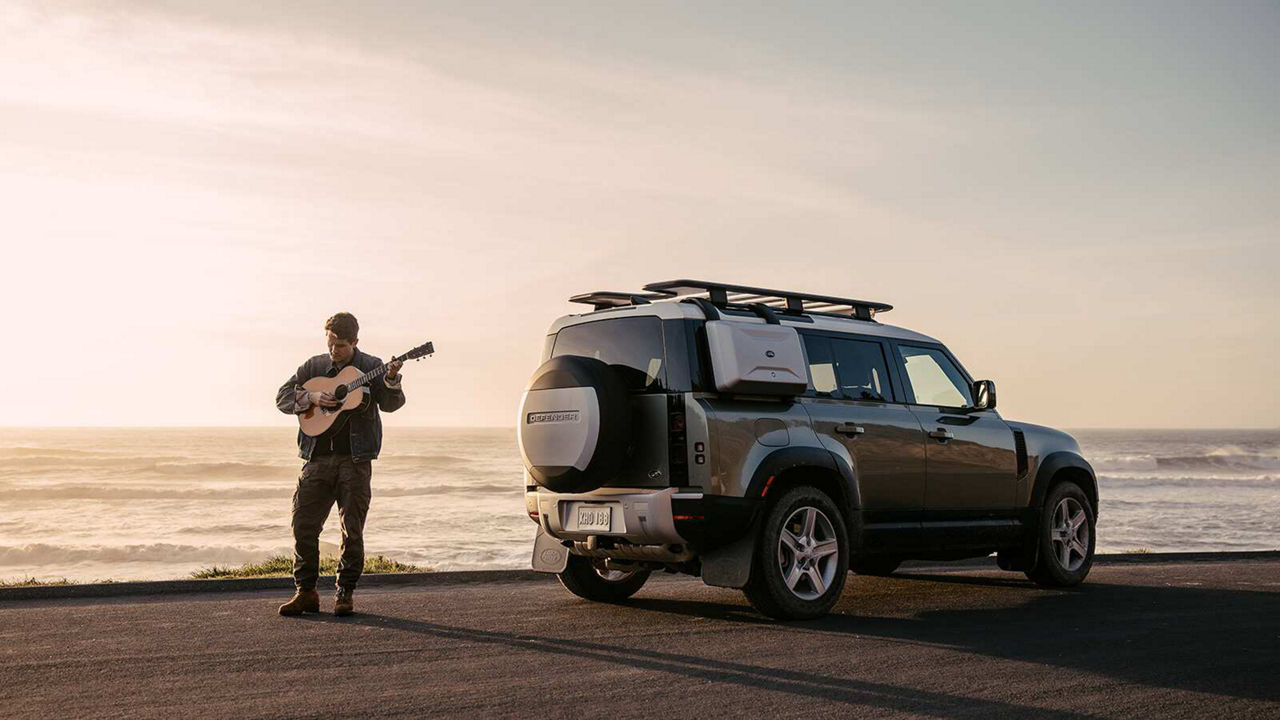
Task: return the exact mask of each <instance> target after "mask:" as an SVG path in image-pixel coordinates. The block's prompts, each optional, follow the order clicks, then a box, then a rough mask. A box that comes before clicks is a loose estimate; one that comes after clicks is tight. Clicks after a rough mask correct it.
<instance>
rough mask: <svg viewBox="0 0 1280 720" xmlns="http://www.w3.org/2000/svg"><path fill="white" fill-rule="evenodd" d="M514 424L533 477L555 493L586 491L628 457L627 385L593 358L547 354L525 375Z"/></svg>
mask: <svg viewBox="0 0 1280 720" xmlns="http://www.w3.org/2000/svg"><path fill="white" fill-rule="evenodd" d="M516 428H517V439H518V441H519V443H520V455H521V456H522V457H523V458H524V466H525V468H526V469H527V470H528V471H529V475H531V476H532V477H533V479H534V481H535V482H537V483H538V484H539V485H541V486H542V487H545V488H547V489H548V490H552V491H554V492H563V493H580V492H590V491H592V490H595V489H596V488H598V487H600V486H601V485H604V484H605V483H607V482H608V481H609V480H611V479H612V478H614V477H616V476H617V474H618V471H619V469H621V467H622V463H623V461H624V460H625V459H626V457H627V445H628V442H629V440H630V436H631V407H630V400H629V397H628V392H627V387H626V385H625V384H624V383H623V381H622V378H621V377H619V376H618V374H617V373H616V372H614V371H613V369H612V368H610V367H609V366H608V365H607V364H605V363H603V362H601V361H600V360H596V359H595V358H589V357H582V356H578V355H562V356H560V357H554V358H551V359H550V360H548V361H546V362H545V363H543V364H542V367H539V368H538V370H537V371H536V372H534V374H533V378H532V379H530V381H529V386H528V388H527V389H525V392H524V398H522V399H521V401H520V421H519V423H517V426H516Z"/></svg>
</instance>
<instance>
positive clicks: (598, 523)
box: [578, 505, 612, 530]
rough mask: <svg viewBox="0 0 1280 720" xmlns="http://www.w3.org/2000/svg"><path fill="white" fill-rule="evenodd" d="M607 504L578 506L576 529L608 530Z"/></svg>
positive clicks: (608, 510)
mask: <svg viewBox="0 0 1280 720" xmlns="http://www.w3.org/2000/svg"><path fill="white" fill-rule="evenodd" d="M610 510H612V508H610V507H609V506H607V505H605V506H599V505H596V506H592V505H579V506H578V529H579V530H608V529H609V526H610V522H609V521H610V519H611V517H610V516H611V513H610Z"/></svg>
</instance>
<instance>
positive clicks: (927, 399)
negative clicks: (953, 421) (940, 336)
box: [898, 345, 973, 407]
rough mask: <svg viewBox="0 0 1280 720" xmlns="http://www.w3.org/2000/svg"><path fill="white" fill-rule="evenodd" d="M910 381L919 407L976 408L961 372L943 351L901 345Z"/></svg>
mask: <svg viewBox="0 0 1280 720" xmlns="http://www.w3.org/2000/svg"><path fill="white" fill-rule="evenodd" d="M898 352H899V353H900V354H901V355H902V362H903V364H904V365H906V368H907V382H909V383H910V384H911V391H912V392H913V393H914V394H915V396H916V403H917V404H920V405H938V406H941V407H973V394H972V391H970V389H969V383H967V382H966V381H965V379H964V375H962V374H961V373H960V369H959V368H957V367H956V366H955V363H953V362H951V359H950V358H948V357H947V356H946V354H944V353H943V352H942V351H941V350H937V349H934V348H921V347H910V346H908V345H899V346H898Z"/></svg>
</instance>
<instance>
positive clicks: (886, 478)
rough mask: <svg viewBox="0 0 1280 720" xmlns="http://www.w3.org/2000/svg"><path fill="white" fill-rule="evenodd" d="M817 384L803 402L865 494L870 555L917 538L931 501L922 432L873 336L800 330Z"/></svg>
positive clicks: (828, 445)
mask: <svg viewBox="0 0 1280 720" xmlns="http://www.w3.org/2000/svg"><path fill="white" fill-rule="evenodd" d="M801 335H802V337H803V338H804V344H805V351H806V353H807V355H808V363H809V376H810V381H811V387H810V388H809V390H808V392H807V393H806V396H805V397H803V398H801V403H802V404H803V405H804V407H805V409H806V410H807V411H808V413H809V417H810V419H811V421H812V423H813V429H814V431H815V432H816V433H817V434H818V438H819V439H820V440H821V442H822V444H823V445H824V446H825V447H826V448H827V449H828V450H830V451H832V452H833V453H835V454H836V455H837V456H840V457H842V458H844V460H845V461H846V462H847V463H849V465H850V467H851V468H852V469H853V471H854V473H855V474H856V476H857V478H858V486H859V489H860V491H861V493H862V508H863V530H864V533H863V536H864V537H863V541H864V543H865V546H866V548H867V549H868V550H872V551H875V550H882V551H883V550H890V549H893V548H899V549H901V548H909V547H912V546H914V545H915V544H917V543H918V541H919V528H920V525H919V523H920V517H919V516H920V511H921V509H922V507H923V506H924V499H925V445H924V433H923V431H922V430H921V427H920V422H919V421H918V420H917V419H916V416H915V415H914V414H912V412H911V411H910V410H909V409H908V408H907V406H906V404H905V395H903V393H902V391H901V389H900V388H896V387H895V386H894V384H893V382H892V380H891V377H890V374H889V363H888V356H887V352H886V351H887V350H888V348H887V346H886V345H885V344H884V343H882V342H881V341H880V340H878V339H874V338H856V339H855V338H850V337H847V336H839V335H826V334H818V333H814V332H808V333H806V332H804V331H801Z"/></svg>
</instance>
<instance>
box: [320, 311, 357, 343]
mask: <svg viewBox="0 0 1280 720" xmlns="http://www.w3.org/2000/svg"><path fill="white" fill-rule="evenodd" d="M324 329H325V330H326V331H328V332H332V333H333V334H334V335H337V336H338V337H340V338H342V339H343V340H346V341H347V342H354V341H355V340H356V339H357V338H358V337H359V335H360V323H358V322H356V316H355V315H352V314H351V313H346V312H340V313H338V314H337V315H334V316H333V317H331V318H329V319H328V320H325V321H324Z"/></svg>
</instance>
